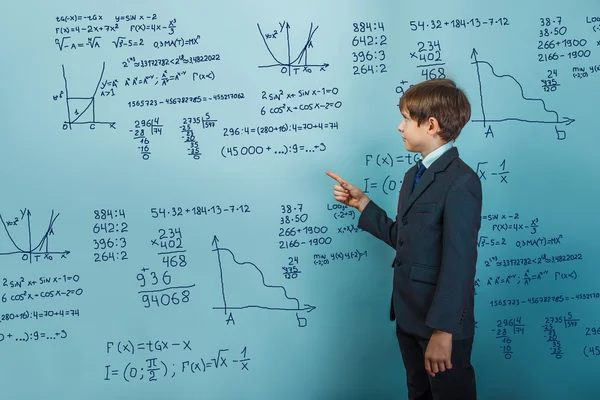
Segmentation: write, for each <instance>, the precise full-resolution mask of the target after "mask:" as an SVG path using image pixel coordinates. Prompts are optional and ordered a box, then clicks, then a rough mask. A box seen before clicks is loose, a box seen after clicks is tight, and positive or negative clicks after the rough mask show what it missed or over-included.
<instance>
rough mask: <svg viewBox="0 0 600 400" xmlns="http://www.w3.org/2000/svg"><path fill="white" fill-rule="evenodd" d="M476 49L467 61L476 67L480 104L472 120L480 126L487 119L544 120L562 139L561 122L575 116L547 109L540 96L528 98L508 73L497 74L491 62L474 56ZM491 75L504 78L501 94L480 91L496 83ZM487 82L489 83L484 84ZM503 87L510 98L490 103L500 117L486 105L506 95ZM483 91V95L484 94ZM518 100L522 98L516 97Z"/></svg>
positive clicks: (566, 121) (486, 123)
mask: <svg viewBox="0 0 600 400" xmlns="http://www.w3.org/2000/svg"><path fill="white" fill-rule="evenodd" d="M478 55H479V53H478V52H477V50H476V49H473V51H472V52H471V60H473V61H472V62H471V64H473V65H475V67H476V70H477V80H478V84H479V102H480V107H481V115H482V118H481V119H473V120H472V122H477V123H483V126H484V127H487V126H488V124H491V123H502V122H510V121H513V122H522V123H527V124H548V125H554V131H555V133H556V137H557V139H558V140H564V139H566V136H567V134H566V131H565V130H564V128H563V127H564V126H568V125H571V124H572V123H573V122H574V121H575V120H574V119H572V118H569V117H565V116H563V117H561V116H560V115H559V113H558V112H557V111H554V110H550V109H548V107H547V106H546V102H545V101H544V100H543V99H538V98H531V97H527V96H526V95H525V91H524V89H523V85H521V83H520V82H519V81H518V80H517V79H516V78H515V77H514V76H512V75H509V74H503V75H499V74H498V73H496V71H495V69H494V67H493V66H492V64H490V63H489V62H487V61H483V60H480V59H479V58H478V57H477V56H478ZM493 78H498V79H502V80H503V81H505V82H502V83H501V85H502V86H501V88H502V90H503V96H499V94H498V93H494V94H493V95H492V94H489V92H486V91H484V88H485V87H489V86H492V87H494V88H497V87H499V86H498V83H497V82H493V81H492V79H493ZM488 85H489V86H488ZM504 91H506V93H507V94H508V95H509V96H510V97H508V98H513V99H514V100H513V101H511V102H506V101H503V102H502V104H501V105H499V104H498V103H496V104H494V107H492V109H493V110H495V112H496V113H498V112H499V111H498V110H501V112H502V113H503V114H504V115H503V116H502V117H498V116H497V114H495V115H494V116H493V117H490V116H489V115H491V114H492V113H490V112H489V108H488V107H487V106H488V105H489V104H491V103H494V102H496V99H506V98H507V97H505V95H504ZM484 93H486V96H484ZM519 100H522V101H519Z"/></svg>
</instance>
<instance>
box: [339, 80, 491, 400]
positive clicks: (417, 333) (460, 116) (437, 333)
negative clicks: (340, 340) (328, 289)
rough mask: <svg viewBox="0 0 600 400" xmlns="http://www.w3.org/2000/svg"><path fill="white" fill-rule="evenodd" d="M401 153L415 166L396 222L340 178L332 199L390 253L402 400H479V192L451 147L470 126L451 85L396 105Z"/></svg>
mask: <svg viewBox="0 0 600 400" xmlns="http://www.w3.org/2000/svg"><path fill="white" fill-rule="evenodd" d="M399 107H400V112H401V114H402V116H403V120H402V122H401V124H400V126H399V127H398V130H399V131H400V132H401V133H402V139H403V140H404V144H405V147H406V150H408V151H410V152H419V153H421V156H422V157H423V159H422V160H421V161H419V162H418V163H417V164H416V165H414V166H413V167H411V168H410V169H408V171H407V172H406V174H405V175H404V180H403V182H402V187H401V189H400V195H399V200H398V210H397V216H396V219H395V220H392V219H391V218H389V217H388V216H387V214H386V212H385V211H384V210H382V209H381V208H380V207H379V206H377V205H376V204H375V203H374V202H373V201H372V200H370V199H369V197H368V196H367V195H365V194H364V193H363V192H362V191H361V190H360V189H359V188H357V187H356V186H353V185H352V184H350V183H349V182H347V181H345V180H344V179H342V178H341V177H339V176H338V175H336V174H334V173H332V172H327V175H329V176H330V177H332V178H333V179H335V180H336V181H337V182H338V184H336V185H334V196H335V199H336V200H337V201H339V202H341V203H343V204H346V205H348V206H351V207H355V208H356V209H358V210H359V211H360V217H359V220H358V226H359V227H360V228H362V229H363V230H365V231H367V232H369V233H371V234H372V235H373V236H375V237H377V238H379V239H381V240H383V241H384V242H385V243H387V244H388V245H390V246H391V247H392V248H394V249H395V250H396V256H395V258H394V262H393V265H392V267H393V268H394V274H393V275H394V277H393V292H392V301H391V309H390V319H391V320H396V336H397V338H398V343H399V346H400V351H401V354H402V360H403V363H404V367H405V369H406V377H407V386H408V397H409V399H440V400H442V399H443V400H446V399H460V400H472V399H476V398H477V394H476V385H475V372H474V369H473V366H472V365H471V348H472V345H473V338H474V333H475V318H474V280H475V266H476V263H477V240H478V232H479V228H480V226H481V207H482V206H481V202H482V191H481V182H480V180H479V177H478V176H477V174H476V173H475V172H474V171H473V170H472V169H471V168H470V167H469V166H468V165H467V164H465V163H464V162H463V161H462V160H461V159H460V158H459V155H458V150H457V149H456V148H455V147H454V145H453V143H454V140H455V139H456V138H457V137H458V136H459V134H460V132H461V130H462V128H463V127H464V126H465V125H466V123H467V122H468V120H469V118H470V117H471V106H470V103H469V101H468V99H467V97H466V96H465V94H464V93H463V92H462V91H461V90H460V89H458V88H457V87H456V85H455V83H454V82H453V81H451V80H449V79H438V80H429V81H425V82H421V83H419V84H417V85H415V86H412V87H411V88H409V89H408V90H407V91H406V93H405V94H404V95H403V96H402V98H401V100H400V105H399Z"/></svg>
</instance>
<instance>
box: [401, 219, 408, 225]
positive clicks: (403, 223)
mask: <svg viewBox="0 0 600 400" xmlns="http://www.w3.org/2000/svg"><path fill="white" fill-rule="evenodd" d="M407 224H408V221H407V220H406V218H402V225H404V226H406V225H407Z"/></svg>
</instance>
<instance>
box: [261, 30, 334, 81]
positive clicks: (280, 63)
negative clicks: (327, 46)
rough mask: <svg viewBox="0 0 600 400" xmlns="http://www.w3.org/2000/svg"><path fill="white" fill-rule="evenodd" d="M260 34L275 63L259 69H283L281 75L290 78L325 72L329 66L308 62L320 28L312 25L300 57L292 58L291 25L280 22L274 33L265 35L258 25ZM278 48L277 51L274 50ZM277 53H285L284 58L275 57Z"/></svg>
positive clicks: (299, 54) (270, 32) (299, 53)
mask: <svg viewBox="0 0 600 400" xmlns="http://www.w3.org/2000/svg"><path fill="white" fill-rule="evenodd" d="M257 26H258V32H259V33H260V36H261V38H262V40H263V43H264V44H265V47H266V49H267V51H268V52H269V54H270V55H271V58H272V59H273V61H274V63H270V64H265V65H259V68H274V67H279V68H281V73H283V74H287V75H288V76H291V75H296V74H298V73H301V72H305V73H311V72H313V71H314V70H317V71H325V70H326V69H327V67H329V64H327V63H314V62H312V63H311V62H309V61H308V55H309V50H310V49H313V48H314V47H313V36H314V35H315V32H316V31H317V29H318V28H319V27H318V26H314V24H313V23H311V24H310V28H309V30H308V37H307V39H306V41H305V42H303V43H302V48H301V49H300V51H299V52H298V55H297V56H296V57H294V58H292V40H291V37H290V29H291V27H290V24H289V23H288V22H286V21H283V22H280V23H279V26H278V27H277V28H275V29H274V30H272V31H269V32H266V33H264V32H263V30H262V28H261V27H260V24H257ZM275 47H277V51H274V48H275ZM275 53H279V54H281V53H284V54H285V55H284V56H283V57H285V58H282V57H281V56H280V57H277V56H275Z"/></svg>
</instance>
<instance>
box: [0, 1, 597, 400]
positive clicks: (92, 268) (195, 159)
mask: <svg viewBox="0 0 600 400" xmlns="http://www.w3.org/2000/svg"><path fill="white" fill-rule="evenodd" d="M525 3H527V4H526V5H525ZM6 7H7V8H8V10H7V12H6V13H5V14H4V15H5V18H3V22H2V25H1V28H0V33H1V34H2V38H3V40H2V59H3V61H2V65H1V66H0V71H1V72H2V77H3V79H2V93H3V97H2V122H3V127H2V133H1V134H0V160H1V166H2V168H1V169H0V182H1V185H2V197H1V200H0V216H1V217H2V221H1V225H0V265H1V269H0V271H1V272H0V278H1V279H2V284H1V286H0V298H1V299H2V302H1V303H0V358H1V359H2V362H1V363H0V382H2V385H1V386H2V392H3V393H2V397H3V398H10V399H16V398H19V399H34V398H35V399H57V398H61V399H76V398H77V399H78V398H86V399H107V398H110V399H141V398H144V399H167V398H168V399H187V398H191V397H198V398H210V399H280V398H286V399H345V400H348V399H392V398H403V397H405V393H406V390H405V380H404V371H403V367H402V364H401V359H400V353H399V350H398V347H397V343H396V339H395V335H394V326H393V324H392V323H391V322H389V321H388V306H389V298H390V297H389V296H390V291H391V273H392V270H391V268H390V263H391V260H392V257H393V252H392V250H391V249H390V248H388V247H386V245H384V244H383V243H379V242H377V241H376V240H375V239H374V238H372V237H371V236H369V235H368V234H366V233H364V232H359V231H358V230H357V229H356V223H357V218H358V215H357V214H356V213H355V212H353V211H351V210H348V209H341V208H339V205H338V204H337V203H336V202H335V201H334V200H333V196H332V186H333V184H334V182H333V181H332V180H331V179H330V178H328V177H327V176H326V175H325V171H326V170H328V169H329V170H333V171H335V172H337V173H339V174H340V175H342V176H343V177H345V178H346V179H348V180H349V181H351V182H353V183H355V184H357V185H359V186H361V187H362V188H363V189H364V190H365V191H366V192H368V194H369V196H371V198H372V199H373V200H375V201H376V202H377V203H378V204H380V205H382V206H384V207H385V208H386V209H387V210H388V211H389V212H390V214H393V212H394V210H395V206H396V200H397V192H398V190H399V188H400V184H401V181H402V178H403V175H404V172H405V170H406V169H407V168H409V167H410V166H411V165H413V163H414V162H415V160H416V158H415V156H414V155H411V154H408V153H407V152H406V151H405V150H404V148H403V145H402V141H401V137H400V135H399V133H398V132H397V130H396V128H397V126H398V124H399V122H400V118H401V117H400V114H399V111H398V108H397V104H398V99H399V97H400V96H401V95H402V93H403V92H404V90H406V89H407V88H408V87H409V86H410V85H412V84H415V83H417V82H420V81H422V80H424V79H430V78H436V77H444V76H446V77H449V78H452V79H454V80H456V82H457V84H458V85H459V86H460V87H461V88H463V89H464V90H465V91H466V93H467V94H468V96H469V98H470V100H471V102H472V106H473V113H472V117H473V118H472V122H470V123H469V124H468V126H467V127H466V128H465V129H464V131H463V133H462V135H461V137H460V138H459V140H458V141H457V145H458V146H459V150H460V152H461V155H462V157H463V158H464V159H465V161H467V162H468V163H469V164H470V165H471V166H472V167H473V169H475V170H477V171H478V173H479V174H480V177H481V179H482V182H483V187H484V207H483V208H484V219H483V221H482V230H481V238H480V247H479V254H480V261H479V264H478V272H477V297H476V299H477V304H476V313H477V336H476V340H475V345H474V346H475V347H474V353H473V363H474V364H475V366H476V370H477V378H478V387H479V392H480V396H481V398H482V399H509V398H510V399H531V398H535V399H542V398H543V399H563V398H583V397H586V398H593V397H594V396H597V393H598V391H599V388H600V384H599V383H598V379H597V371H598V368H599V367H600V317H598V316H597V312H595V311H594V310H596V309H597V307H598V302H599V298H600V294H599V293H600V290H599V286H598V280H599V278H600V274H599V273H598V256H599V250H598V248H599V247H598V245H597V239H596V236H595V235H594V233H595V231H594V228H595V227H596V226H597V224H598V215H597V212H596V209H597V208H596V207H597V199H598V197H597V195H598V182H599V179H598V174H597V173H596V171H597V160H596V155H595V152H596V150H597V149H598V148H599V147H600V139H599V135H598V130H597V110H598V89H599V88H600V19H599V17H600V8H599V7H598V4H597V1H595V0H574V1H573V2H572V3H571V4H568V3H567V2H560V3H557V2H547V1H538V0H535V1H533V0H532V1H528V2H522V1H519V2H517V1H504V2H482V1H475V0H472V1H466V0H465V1H462V0H457V1H453V2H447V1H441V0H434V1H430V2H427V3H426V4H418V5H417V3H415V2H404V1H387V2H384V1H381V2H364V1H363V2H358V1H345V2H342V1H327V2H324V1H316V0H315V1H312V0H310V1H303V2H291V3H290V2H272V1H268V2H267V1H263V2H249V1H248V2H242V1H236V2H202V1H195V2H191V1H177V0H171V1H170V2H169V3H168V5H167V2H158V1H152V2H151V1H112V0H107V1H104V2H82V1H69V0H61V1H59V2H56V3H53V5H52V6H51V7H50V6H49V5H47V4H46V2H40V1H38V2H34V3H33V4H32V3H27V2H12V3H10V4H8V5H7V6H6V5H5V8H6Z"/></svg>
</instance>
